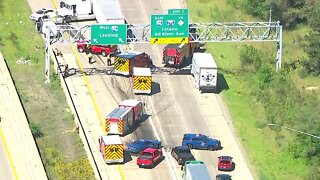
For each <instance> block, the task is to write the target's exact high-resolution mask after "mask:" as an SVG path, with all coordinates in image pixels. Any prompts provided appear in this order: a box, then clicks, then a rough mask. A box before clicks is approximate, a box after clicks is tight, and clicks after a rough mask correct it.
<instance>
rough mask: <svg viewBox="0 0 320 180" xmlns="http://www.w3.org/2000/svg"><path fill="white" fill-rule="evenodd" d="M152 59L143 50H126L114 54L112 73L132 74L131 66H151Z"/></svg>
mask: <svg viewBox="0 0 320 180" xmlns="http://www.w3.org/2000/svg"><path fill="white" fill-rule="evenodd" d="M151 66H152V60H151V59H150V56H149V55H148V54H146V53H144V52H139V51H134V50H130V51H126V52H124V53H120V54H116V55H115V56H114V73H116V74H121V75H125V76H128V75H130V76H131V75H132V72H133V67H151Z"/></svg>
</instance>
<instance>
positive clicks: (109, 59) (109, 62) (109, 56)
mask: <svg viewBox="0 0 320 180" xmlns="http://www.w3.org/2000/svg"><path fill="white" fill-rule="evenodd" d="M107 65H108V66H111V54H108V55H107Z"/></svg>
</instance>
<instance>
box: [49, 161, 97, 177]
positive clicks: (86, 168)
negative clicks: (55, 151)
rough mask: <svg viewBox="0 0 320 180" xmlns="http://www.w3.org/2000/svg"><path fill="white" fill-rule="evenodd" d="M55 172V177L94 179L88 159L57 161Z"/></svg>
mask: <svg viewBox="0 0 320 180" xmlns="http://www.w3.org/2000/svg"><path fill="white" fill-rule="evenodd" d="M55 172H56V174H57V177H58V178H57V179H63V180H68V179H70V180H73V179H80V180H81V179H83V180H89V179H94V178H93V173H92V169H91V165H90V163H89V161H88V159H79V160H76V161H74V162H58V163H57V164H56V165H55Z"/></svg>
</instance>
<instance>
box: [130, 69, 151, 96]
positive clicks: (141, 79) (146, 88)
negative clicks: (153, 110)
mask: <svg viewBox="0 0 320 180" xmlns="http://www.w3.org/2000/svg"><path fill="white" fill-rule="evenodd" d="M132 82H133V93H135V94H151V90H152V76H151V69H150V68H139V67H134V68H133V75H132Z"/></svg>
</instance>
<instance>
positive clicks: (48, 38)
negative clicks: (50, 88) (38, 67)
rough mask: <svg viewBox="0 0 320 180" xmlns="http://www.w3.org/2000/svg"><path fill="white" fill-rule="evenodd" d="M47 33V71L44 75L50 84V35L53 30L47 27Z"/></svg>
mask: <svg viewBox="0 0 320 180" xmlns="http://www.w3.org/2000/svg"><path fill="white" fill-rule="evenodd" d="M45 28H46V32H45V34H44V35H45V38H46V64H45V71H44V75H45V77H46V81H45V83H46V84H49V83H50V52H49V49H50V33H51V29H50V27H49V26H46V27H45Z"/></svg>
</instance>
